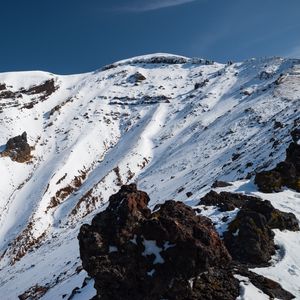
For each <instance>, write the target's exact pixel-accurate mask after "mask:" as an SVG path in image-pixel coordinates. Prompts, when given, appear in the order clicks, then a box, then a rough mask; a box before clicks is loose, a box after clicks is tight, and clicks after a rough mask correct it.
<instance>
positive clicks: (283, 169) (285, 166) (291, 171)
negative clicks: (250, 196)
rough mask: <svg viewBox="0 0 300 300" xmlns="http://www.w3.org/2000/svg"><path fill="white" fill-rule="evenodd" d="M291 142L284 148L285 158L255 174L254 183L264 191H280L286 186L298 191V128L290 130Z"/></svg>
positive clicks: (299, 174)
mask: <svg viewBox="0 0 300 300" xmlns="http://www.w3.org/2000/svg"><path fill="white" fill-rule="evenodd" d="M291 136H292V139H293V142H291V143H290V145H289V147H288V149H287V150H286V159H285V161H283V162H280V163H279V164H277V166H276V167H275V168H274V169H272V170H269V171H262V172H259V173H257V174H256V176H255V183H256V184H257V186H258V189H259V190H260V191H261V192H264V193H272V192H280V191H281V190H282V187H284V186H287V187H289V188H292V189H295V190H296V191H297V192H300V145H299V144H298V141H299V138H300V129H295V130H293V131H292V132H291Z"/></svg>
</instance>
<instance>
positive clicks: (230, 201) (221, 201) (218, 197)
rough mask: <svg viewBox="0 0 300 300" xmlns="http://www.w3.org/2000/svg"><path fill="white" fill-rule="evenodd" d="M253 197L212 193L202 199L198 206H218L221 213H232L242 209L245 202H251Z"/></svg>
mask: <svg viewBox="0 0 300 300" xmlns="http://www.w3.org/2000/svg"><path fill="white" fill-rule="evenodd" d="M252 198H253V197H251V196H246V195H242V194H236V193H230V192H221V193H217V192H215V191H210V192H209V193H207V194H206V195H205V196H204V197H203V198H201V200H200V202H199V203H198V205H207V206H217V207H218V208H219V209H220V211H230V210H234V209H235V208H240V207H242V205H243V204H244V203H245V201H248V200H251V199H252Z"/></svg>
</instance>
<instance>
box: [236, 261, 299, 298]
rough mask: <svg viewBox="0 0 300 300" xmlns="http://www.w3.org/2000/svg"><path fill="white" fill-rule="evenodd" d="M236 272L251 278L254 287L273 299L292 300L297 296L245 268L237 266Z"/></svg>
mask: <svg viewBox="0 0 300 300" xmlns="http://www.w3.org/2000/svg"><path fill="white" fill-rule="evenodd" d="M235 272H236V273H237V274H239V275H241V276H244V277H247V278H249V280H250V281H251V283H252V284H253V285H254V286H256V287H257V288H258V289H260V290H261V291H263V292H264V293H265V294H266V295H268V296H269V297H270V298H271V299H284V300H290V299H294V298H295V296H294V295H292V294H291V293H290V292H288V291H286V290H284V289H283V288H282V287H281V285H280V284H279V283H277V282H275V281H273V280H271V279H269V278H266V277H264V276H261V275H258V274H256V273H254V272H251V271H249V270H248V269H247V268H245V267H244V266H237V268H235Z"/></svg>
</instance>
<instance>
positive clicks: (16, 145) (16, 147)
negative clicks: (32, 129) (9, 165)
mask: <svg viewBox="0 0 300 300" xmlns="http://www.w3.org/2000/svg"><path fill="white" fill-rule="evenodd" d="M1 156H3V157H5V156H8V157H10V158H11V159H12V160H13V161H16V162H19V163H24V162H27V161H29V160H30V159H31V147H30V145H29V144H28V142H27V133H26V132H23V133H22V134H21V135H18V136H15V137H13V138H10V139H9V140H8V142H7V143H6V147H5V150H4V151H3V152H2V153H1Z"/></svg>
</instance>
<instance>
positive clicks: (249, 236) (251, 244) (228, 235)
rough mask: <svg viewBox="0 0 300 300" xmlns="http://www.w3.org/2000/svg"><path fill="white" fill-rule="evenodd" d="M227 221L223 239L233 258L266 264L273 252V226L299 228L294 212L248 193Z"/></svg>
mask: <svg viewBox="0 0 300 300" xmlns="http://www.w3.org/2000/svg"><path fill="white" fill-rule="evenodd" d="M250 198H251V199H248V200H247V201H246V202H245V204H243V206H242V208H241V209H240V211H239V212H238V214H237V216H236V218H235V219H234V220H233V221H232V222H231V223H229V225H228V230H227V231H226V232H225V233H224V243H225V245H226V247H227V249H228V251H229V253H230V254H231V256H232V257H233V259H234V260H236V261H238V262H240V263H242V264H248V265H252V266H267V265H268V262H269V261H270V259H271V256H272V255H274V254H275V251H276V246H275V244H274V233H273V231H272V229H275V228H276V229H280V230H285V229H287V230H292V231H298V230H299V224H298V220H297V219H296V217H295V215H294V214H292V213H285V212H282V211H280V210H278V209H275V208H274V207H273V206H272V204H271V203H270V201H267V200H265V201H262V200H261V199H259V198H256V197H250Z"/></svg>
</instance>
